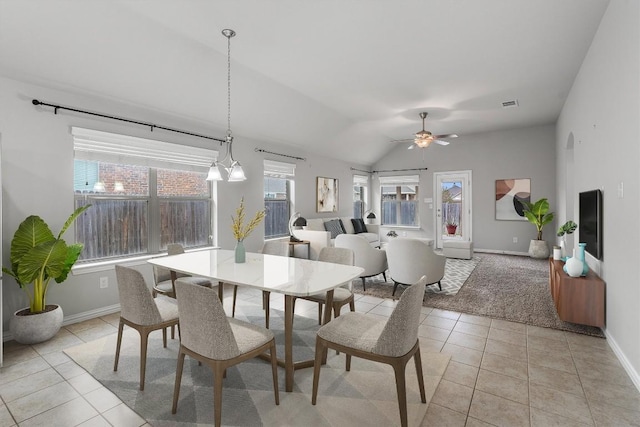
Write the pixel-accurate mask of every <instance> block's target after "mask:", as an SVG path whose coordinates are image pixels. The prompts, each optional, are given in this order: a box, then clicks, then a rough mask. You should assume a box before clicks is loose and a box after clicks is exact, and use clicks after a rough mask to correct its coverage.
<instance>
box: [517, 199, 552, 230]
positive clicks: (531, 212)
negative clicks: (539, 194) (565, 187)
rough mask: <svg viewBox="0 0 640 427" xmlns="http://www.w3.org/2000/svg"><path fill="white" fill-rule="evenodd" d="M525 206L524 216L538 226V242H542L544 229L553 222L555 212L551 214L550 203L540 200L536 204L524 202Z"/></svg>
mask: <svg viewBox="0 0 640 427" xmlns="http://www.w3.org/2000/svg"><path fill="white" fill-rule="evenodd" d="M522 203H523V204H524V207H525V209H524V216H525V217H527V219H528V220H529V222H530V223H532V224H533V225H535V226H536V230H537V231H538V236H537V238H536V240H542V229H543V228H544V226H545V225H547V224H549V223H550V222H551V221H553V212H549V201H548V200H547V199H540V200H538V201H537V202H535V203H530V202H525V201H523V202H522Z"/></svg>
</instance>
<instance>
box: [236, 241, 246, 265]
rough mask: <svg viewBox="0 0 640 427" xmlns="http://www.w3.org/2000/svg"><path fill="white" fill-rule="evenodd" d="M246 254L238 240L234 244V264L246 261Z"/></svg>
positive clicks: (242, 244)
mask: <svg viewBox="0 0 640 427" xmlns="http://www.w3.org/2000/svg"><path fill="white" fill-rule="evenodd" d="M246 255H247V254H246V252H245V250H244V243H243V242H242V240H238V242H237V243H236V264H242V263H243V262H245V261H246V260H247V256H246Z"/></svg>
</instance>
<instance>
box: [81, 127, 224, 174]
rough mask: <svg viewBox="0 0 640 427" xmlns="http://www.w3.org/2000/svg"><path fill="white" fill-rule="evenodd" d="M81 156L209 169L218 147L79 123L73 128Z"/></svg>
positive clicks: (165, 166)
mask: <svg viewBox="0 0 640 427" xmlns="http://www.w3.org/2000/svg"><path fill="white" fill-rule="evenodd" d="M71 135H73V150H74V157H75V158H76V159H79V160H89V161H101V162H108V163H116V164H127V165H136V166H147V167H155V168H161V169H180V170H187V171H193V172H207V171H208V169H209V166H211V163H212V162H213V161H214V160H215V159H217V158H218V152H217V151H216V150H210V149H206V148H198V147H191V146H188V145H180V144H173V143H169V142H162V141H156V140H153V139H145V138H138V137H134V136H127V135H120V134H115V133H110V132H102V131H97V130H92V129H84V128H79V127H72V128H71Z"/></svg>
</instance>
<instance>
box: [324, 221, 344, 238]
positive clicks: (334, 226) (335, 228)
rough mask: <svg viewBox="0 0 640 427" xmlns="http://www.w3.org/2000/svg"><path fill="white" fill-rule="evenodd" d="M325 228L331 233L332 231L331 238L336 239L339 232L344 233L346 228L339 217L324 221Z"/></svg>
mask: <svg viewBox="0 0 640 427" xmlns="http://www.w3.org/2000/svg"><path fill="white" fill-rule="evenodd" d="M324 228H325V230H327V231H328V232H329V233H331V238H332V239H335V238H336V236H337V235H338V234H344V229H343V228H342V223H341V222H340V220H339V219H332V220H331V221H326V222H325V223H324Z"/></svg>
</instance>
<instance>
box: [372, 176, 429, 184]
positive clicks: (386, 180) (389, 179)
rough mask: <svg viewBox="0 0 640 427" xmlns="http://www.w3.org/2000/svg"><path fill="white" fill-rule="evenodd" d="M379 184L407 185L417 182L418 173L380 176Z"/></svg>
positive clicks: (418, 180) (418, 178) (418, 181)
mask: <svg viewBox="0 0 640 427" xmlns="http://www.w3.org/2000/svg"><path fill="white" fill-rule="evenodd" d="M378 180H379V181H380V185H407V184H419V183H420V176H419V175H397V176H381V177H379V178H378Z"/></svg>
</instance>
